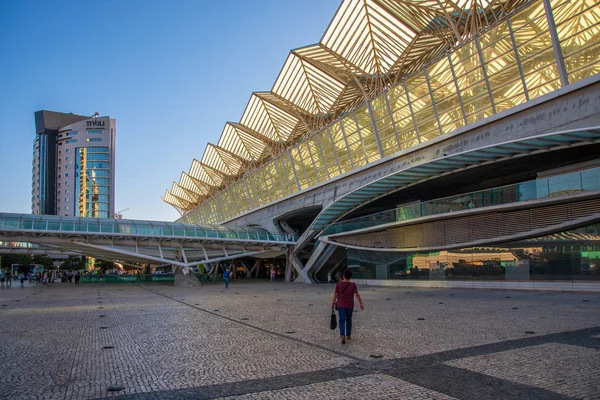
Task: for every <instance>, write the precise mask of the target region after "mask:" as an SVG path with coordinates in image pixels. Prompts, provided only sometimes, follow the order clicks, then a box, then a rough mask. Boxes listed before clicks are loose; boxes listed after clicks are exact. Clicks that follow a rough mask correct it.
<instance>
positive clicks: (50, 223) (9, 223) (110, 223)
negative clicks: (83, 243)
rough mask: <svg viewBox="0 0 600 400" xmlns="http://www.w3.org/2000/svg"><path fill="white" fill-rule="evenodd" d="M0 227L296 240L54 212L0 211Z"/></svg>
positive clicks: (257, 231)
mask: <svg viewBox="0 0 600 400" xmlns="http://www.w3.org/2000/svg"><path fill="white" fill-rule="evenodd" d="M0 229H4V230H10V229H19V230H34V231H48V232H61V233H70V232H80V233H97V232H102V233H116V234H118V233H126V234H137V235H149V236H163V237H166V238H169V237H172V236H179V237H190V238H220V239H238V240H256V241H267V242H287V243H290V242H295V241H296V240H297V239H298V238H297V236H294V235H278V234H272V233H270V232H268V231H267V230H265V229H263V228H259V227H235V228H229V227H225V226H220V225H185V224H180V223H177V222H163V221H136V220H125V219H114V218H79V217H60V216H55V215H29V214H9V213H0Z"/></svg>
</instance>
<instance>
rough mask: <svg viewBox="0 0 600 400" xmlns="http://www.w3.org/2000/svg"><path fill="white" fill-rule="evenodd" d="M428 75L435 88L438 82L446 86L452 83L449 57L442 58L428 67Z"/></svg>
mask: <svg viewBox="0 0 600 400" xmlns="http://www.w3.org/2000/svg"><path fill="white" fill-rule="evenodd" d="M427 75H429V83H430V84H431V85H432V87H433V83H434V82H436V83H437V84H439V85H445V84H447V83H449V82H450V81H452V70H451V69H450V63H449V62H448V58H447V57H442V58H441V59H440V60H439V61H436V62H435V63H433V64H432V65H430V66H429V67H427Z"/></svg>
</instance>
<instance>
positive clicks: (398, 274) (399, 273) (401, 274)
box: [392, 269, 407, 279]
mask: <svg viewBox="0 0 600 400" xmlns="http://www.w3.org/2000/svg"><path fill="white" fill-rule="evenodd" d="M406 276H407V273H406V271H405V270H403V269H402V270H400V271H395V272H392V278H396V279H402V278H406Z"/></svg>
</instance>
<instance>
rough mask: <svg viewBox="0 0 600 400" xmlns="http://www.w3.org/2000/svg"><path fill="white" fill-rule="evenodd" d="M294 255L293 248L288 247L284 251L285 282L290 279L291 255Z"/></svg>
mask: <svg viewBox="0 0 600 400" xmlns="http://www.w3.org/2000/svg"><path fill="white" fill-rule="evenodd" d="M293 256H294V252H293V249H292V248H291V247H290V248H288V250H287V252H286V253H285V280H284V281H285V282H289V281H291V280H292V268H294V266H293V264H292V257H293Z"/></svg>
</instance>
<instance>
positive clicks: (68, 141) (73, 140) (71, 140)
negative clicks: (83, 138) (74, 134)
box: [66, 139, 77, 144]
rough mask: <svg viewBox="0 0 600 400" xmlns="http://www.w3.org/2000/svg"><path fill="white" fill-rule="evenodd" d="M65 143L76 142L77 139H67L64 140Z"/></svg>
mask: <svg viewBox="0 0 600 400" xmlns="http://www.w3.org/2000/svg"><path fill="white" fill-rule="evenodd" d="M66 143H67V144H71V143H77V139H69V140H67V142H66Z"/></svg>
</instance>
